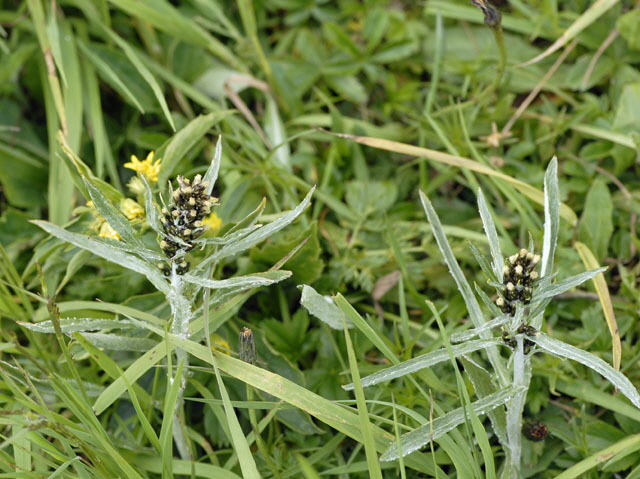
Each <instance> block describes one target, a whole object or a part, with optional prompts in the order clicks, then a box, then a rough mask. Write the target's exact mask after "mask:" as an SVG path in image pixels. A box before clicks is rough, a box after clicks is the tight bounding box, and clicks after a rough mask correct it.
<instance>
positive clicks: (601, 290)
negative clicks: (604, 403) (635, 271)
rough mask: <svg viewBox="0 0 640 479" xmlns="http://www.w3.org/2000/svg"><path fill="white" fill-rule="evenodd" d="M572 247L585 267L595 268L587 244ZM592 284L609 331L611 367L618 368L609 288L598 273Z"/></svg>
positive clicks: (617, 341)
mask: <svg viewBox="0 0 640 479" xmlns="http://www.w3.org/2000/svg"><path fill="white" fill-rule="evenodd" d="M574 247H575V248H576V250H577V251H578V254H579V255H580V259H581V260H582V262H583V263H584V265H585V266H586V267H587V268H597V267H598V261H597V260H596V258H595V256H594V255H593V253H592V252H591V250H590V249H589V247H588V246H587V245H585V244H584V243H581V242H579V241H576V242H575V244H574ZM593 284H594V285H595V287H596V293H598V297H599V298H600V304H601V305H602V311H603V312H604V319H605V320H606V321H607V326H608V327H609V333H610V334H611V347H612V349H613V367H614V368H615V369H620V358H621V357H622V344H621V343H620V332H619V331H618V323H617V321H616V315H615V313H614V312H613V304H611V296H610V295H609V288H608V287H607V282H606V280H605V278H604V274H602V273H598V274H597V275H596V276H595V277H594V278H593Z"/></svg>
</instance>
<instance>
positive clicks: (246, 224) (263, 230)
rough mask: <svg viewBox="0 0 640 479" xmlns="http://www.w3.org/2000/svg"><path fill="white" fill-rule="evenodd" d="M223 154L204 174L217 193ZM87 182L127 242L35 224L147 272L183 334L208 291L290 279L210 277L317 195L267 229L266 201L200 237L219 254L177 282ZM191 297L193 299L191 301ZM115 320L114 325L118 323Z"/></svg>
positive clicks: (68, 326) (83, 323) (91, 326)
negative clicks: (263, 220) (263, 219)
mask: <svg viewBox="0 0 640 479" xmlns="http://www.w3.org/2000/svg"><path fill="white" fill-rule="evenodd" d="M221 155H222V150H221V142H220V140H218V142H217V144H216V148H215V154H214V157H213V159H212V161H211V164H210V165H209V168H208V169H207V171H206V173H205V174H204V180H205V181H208V182H209V185H208V186H207V188H206V190H207V192H208V193H210V192H211V191H212V190H213V187H214V183H215V181H216V180H217V178H218V172H219V170H220V162H221ZM139 177H140V179H141V180H142V183H143V185H144V208H145V214H146V222H147V224H148V225H149V226H150V227H151V229H152V230H153V231H154V232H155V233H157V234H159V235H166V232H164V231H163V229H162V227H161V225H160V221H159V213H158V208H157V206H156V204H155V203H154V195H153V193H152V191H151V188H150V186H149V184H148V182H147V180H146V179H145V177H144V176H143V175H139ZM83 180H84V184H85V186H86V189H87V192H88V194H89V196H90V197H91V200H92V202H93V204H94V205H95V207H96V209H97V211H98V213H99V214H100V215H101V216H103V217H104V218H105V220H106V221H107V222H108V223H109V225H110V226H111V227H112V228H113V229H114V230H115V231H116V232H117V233H118V234H119V235H120V237H121V238H122V240H120V241H117V240H113V239H109V238H101V237H95V236H89V235H86V234H80V233H75V232H72V231H68V230H66V229H64V228H61V227H60V226H58V225H55V224H53V223H49V222H47V221H34V223H35V224H37V225H38V226H40V227H41V228H42V229H43V230H45V231H46V232H48V233H50V234H51V235H52V236H55V237H56V238H58V239H61V240H63V241H65V242H67V243H70V244H73V245H74V246H77V247H79V248H81V249H84V250H87V251H89V252H91V253H93V254H95V255H97V256H100V257H101V258H103V259H106V260H107V261H110V262H113V263H116V264H118V265H120V266H122V267H124V268H127V269H129V270H131V271H135V272H137V273H140V274H143V275H144V276H145V277H146V278H147V279H148V280H149V281H150V282H151V283H152V284H153V285H154V287H155V288H156V289H157V290H158V291H160V292H162V293H164V294H165V296H166V297H167V299H168V300H169V302H170V304H171V306H172V311H173V314H174V316H175V317H174V322H175V323H174V326H176V324H179V325H180V327H179V329H181V330H183V329H184V328H185V327H186V326H185V325H186V324H188V322H189V321H190V320H191V319H192V316H193V312H192V303H193V298H194V297H195V296H196V295H197V294H198V293H199V291H200V290H202V289H203V288H207V289H213V290H216V291H217V290H220V292H221V293H222V296H224V297H225V298H228V297H229V296H230V295H231V294H237V293H238V292H241V291H244V290H247V289H251V288H256V287H260V286H267V285H270V284H274V283H276V282H278V281H282V280H283V279H286V278H287V277H289V276H290V273H289V272H288V271H271V272H267V273H255V274H253V275H249V276H241V277H236V278H228V279H223V280H213V279H209V278H208V277H206V273H207V271H208V270H209V268H208V267H207V266H211V265H213V264H215V262H217V261H219V260H221V259H224V258H226V257H229V256H231V255H234V254H238V253H240V252H242V251H245V250H246V249H248V248H250V247H251V246H253V245H255V244H257V243H258V242H260V241H263V240H264V239H266V238H268V237H269V236H271V235H272V234H274V233H276V232H277V231H280V230H281V229H282V228H284V227H285V226H287V225H289V224H290V223H291V222H293V221H294V220H295V219H296V218H297V217H298V216H299V215H300V214H301V213H302V212H303V211H304V210H305V209H306V207H307V206H308V205H309V203H310V200H311V194H312V191H311V192H309V194H308V195H307V196H306V197H305V199H304V200H303V201H302V202H301V203H300V204H299V205H298V206H297V207H296V208H295V209H294V210H292V211H288V212H285V213H283V214H281V215H280V216H279V217H278V218H277V219H276V220H274V221H273V222H272V223H269V224H267V225H259V224H256V222H257V220H258V218H259V216H260V214H261V213H262V212H263V210H264V207H265V202H264V201H263V202H261V204H260V205H259V206H258V207H257V208H256V210H254V211H253V212H252V213H250V214H249V215H248V216H247V218H245V219H244V220H241V221H240V222H238V223H237V224H236V225H235V226H234V227H233V228H231V229H230V230H229V231H228V232H227V233H226V234H225V235H223V236H221V237H215V238H202V239H198V240H197V243H198V244H199V245H202V246H203V247H204V246H205V245H208V246H209V247H213V251H212V252H211V254H210V255H209V256H208V257H207V258H205V259H204V260H203V261H202V263H201V265H199V267H197V268H194V269H193V272H192V273H191V274H186V275H182V276H181V277H180V278H177V277H174V276H175V275H169V277H167V276H165V274H163V272H162V271H161V270H160V269H159V267H158V263H159V262H161V261H163V260H166V256H165V255H163V254H162V252H161V251H156V250H153V249H150V248H149V247H147V246H146V245H145V244H144V243H143V241H142V239H141V233H140V232H139V231H138V230H137V229H136V228H134V227H133V226H132V224H131V222H130V221H129V220H128V219H127V218H126V217H125V216H124V215H123V214H122V212H120V210H119V209H118V207H117V206H116V205H114V204H113V203H112V202H111V201H110V200H109V199H108V198H107V197H105V195H104V194H103V192H102V191H101V190H100V185H98V184H93V182H92V179H91V178H87V177H83ZM171 240H173V241H175V242H176V243H178V244H179V245H182V246H186V243H185V242H184V241H183V240H182V239H181V238H177V237H174V236H172V237H171ZM179 254H180V253H179ZM185 295H188V297H186V296H185ZM109 321H111V324H112V325H111V324H110V323H109ZM61 325H62V328H63V332H68V333H71V332H74V331H82V332H87V331H108V330H109V329H113V328H122V327H124V325H125V322H124V321H120V322H118V321H116V320H108V319H102V320H96V319H91V318H87V319H86V320H73V321H71V320H66V319H63V320H62V321H61ZM130 326H131V325H129V327H130ZM28 327H29V328H30V329H34V330H39V331H41V332H53V329H52V325H50V324H49V323H48V322H43V323H39V324H32V325H29V326H28ZM105 334H111V333H105ZM118 338H120V337H118ZM133 349H139V347H135V348H132V350H133Z"/></svg>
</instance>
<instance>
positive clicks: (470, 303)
mask: <svg viewBox="0 0 640 479" xmlns="http://www.w3.org/2000/svg"><path fill="white" fill-rule="evenodd" d="M420 201H421V202H422V206H423V208H424V211H425V213H426V214H427V218H428V219H429V224H430V225H431V229H432V231H433V235H434V237H435V238H436V242H437V243H438V247H439V248H440V252H441V253H442V257H443V258H444V261H445V263H446V264H447V266H448V267H449V272H450V273H451V276H453V279H454V280H455V282H456V285H457V286H458V290H459V291H460V294H462V297H463V298H464V302H465V304H466V305H467V310H468V311H469V317H470V318H471V321H472V322H473V325H474V326H475V327H476V328H479V327H480V326H482V324H483V323H484V321H485V320H484V315H483V314H482V310H481V309H480V305H479V304H478V300H477V299H476V297H475V295H474V294H473V290H472V289H471V286H470V285H469V282H468V281H467V278H465V276H464V273H463V272H462V269H460V265H459V264H458V261H457V260H456V258H455V256H454V255H453V251H452V250H451V246H450V245H449V242H448V241H447V237H446V235H445V234H444V230H443V228H442V224H441V223H440V218H438V214H437V213H436V211H435V210H434V209H433V206H432V205H431V202H430V201H429V198H427V196H426V195H425V194H424V193H423V192H422V191H420ZM480 337H481V338H483V339H488V338H490V337H491V333H490V332H488V331H485V332H482V333H481V335H480ZM487 354H488V356H489V361H491V365H492V366H493V368H494V370H495V371H496V374H497V375H498V378H499V380H500V384H501V385H506V384H508V383H509V380H508V378H507V372H506V370H505V367H504V364H503V362H502V359H501V358H500V356H499V355H498V351H497V349H495V348H490V349H489V351H488V352H487ZM363 384H364V381H363Z"/></svg>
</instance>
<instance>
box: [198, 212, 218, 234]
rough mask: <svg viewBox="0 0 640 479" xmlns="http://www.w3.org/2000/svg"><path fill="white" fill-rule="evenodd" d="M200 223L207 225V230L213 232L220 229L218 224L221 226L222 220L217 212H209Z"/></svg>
mask: <svg viewBox="0 0 640 479" xmlns="http://www.w3.org/2000/svg"><path fill="white" fill-rule="evenodd" d="M202 224H203V225H206V226H208V227H209V231H211V232H213V233H215V232H216V231H218V230H219V229H220V226H222V220H221V219H220V217H219V216H218V215H217V214H215V213H211V214H210V215H209V216H207V217H206V218H204V219H203V220H202Z"/></svg>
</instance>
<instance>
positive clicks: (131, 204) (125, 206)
mask: <svg viewBox="0 0 640 479" xmlns="http://www.w3.org/2000/svg"><path fill="white" fill-rule="evenodd" d="M120 211H122V213H123V214H124V215H125V216H126V217H127V219H129V220H135V219H138V218H144V209H142V206H140V205H139V204H138V203H137V202H135V201H134V200H132V199H131V198H125V199H124V200H122V201H121V202H120Z"/></svg>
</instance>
